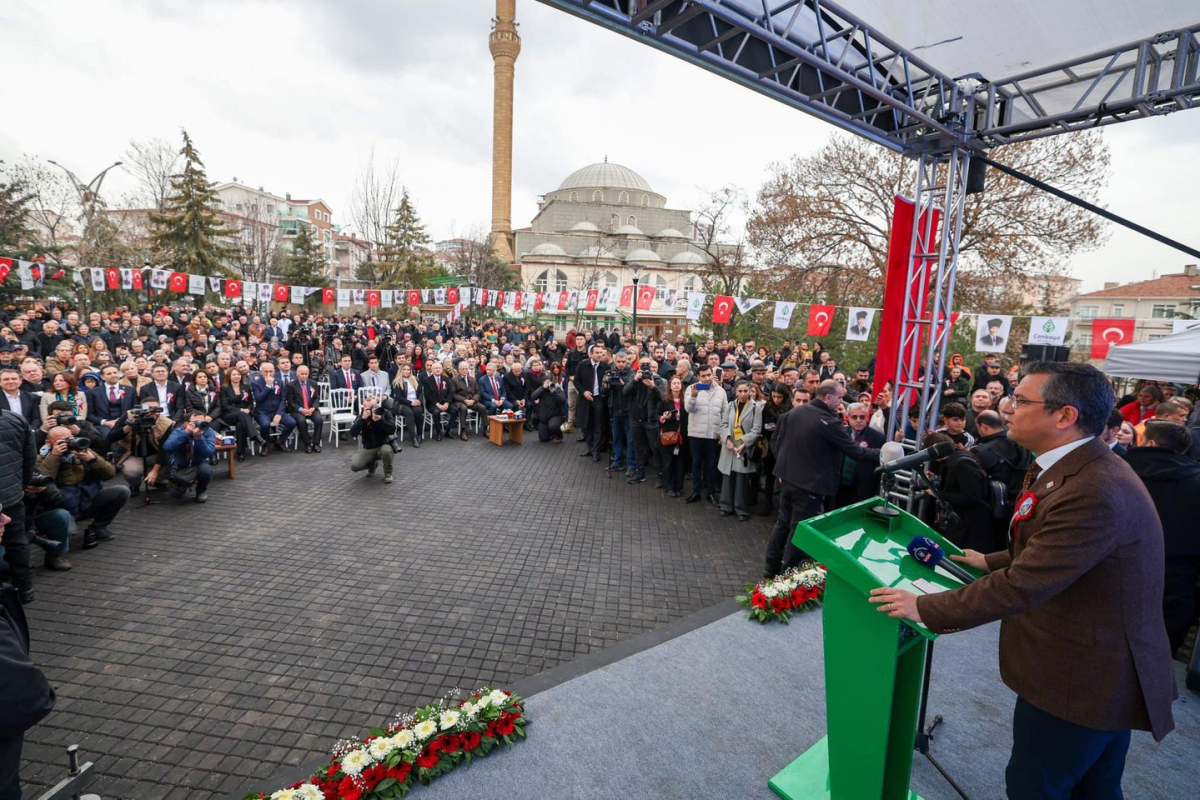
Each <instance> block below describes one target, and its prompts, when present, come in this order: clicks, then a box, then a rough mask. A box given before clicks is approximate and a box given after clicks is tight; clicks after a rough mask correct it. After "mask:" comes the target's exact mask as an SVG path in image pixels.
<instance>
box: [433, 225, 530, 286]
mask: <svg viewBox="0 0 1200 800" xmlns="http://www.w3.org/2000/svg"><path fill="white" fill-rule="evenodd" d="M450 241H452V242H453V243H454V247H453V248H452V249H451V250H450V251H449V252H448V253H447V255H446V256H445V258H444V260H443V264H444V266H445V268H446V271H447V272H449V273H450V274H451V275H453V276H455V277H457V278H459V279H461V280H462V281H463V282H465V283H473V284H474V285H475V286H480V287H485V288H489V289H511V288H514V287H515V286H516V285H517V283H518V282H519V276H520V273H518V272H516V271H514V270H512V269H509V266H508V264H506V263H504V262H503V261H501V260H500V259H498V258H496V257H495V255H493V254H492V246H491V244H490V243H489V242H488V231H487V228H485V227H484V226H483V225H481V224H475V225H472V226H471V227H470V228H469V229H468V230H467V231H466V232H465V233H459V232H456V231H455V230H454V229H453V228H451V229H450Z"/></svg>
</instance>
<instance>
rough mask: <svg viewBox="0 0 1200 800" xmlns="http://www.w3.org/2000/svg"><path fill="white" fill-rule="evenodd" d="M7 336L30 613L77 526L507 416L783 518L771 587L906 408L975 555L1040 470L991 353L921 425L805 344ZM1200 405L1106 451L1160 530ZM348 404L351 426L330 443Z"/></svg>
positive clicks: (1134, 399)
mask: <svg viewBox="0 0 1200 800" xmlns="http://www.w3.org/2000/svg"><path fill="white" fill-rule="evenodd" d="M3 323H4V325H3V327H2V328H0V390H2V391H3V392H4V404H3V405H0V408H2V409H4V410H7V411H9V412H11V413H10V414H5V415H3V419H2V420H0V422H2V423H3V427H0V434H2V435H3V436H5V437H7V438H6V440H5V441H6V443H7V444H8V449H6V451H5V453H4V458H3V459H0V469H3V473H2V475H0V478H2V479H3V491H2V492H0V503H3V508H4V513H5V514H6V515H7V516H8V517H9V518H10V519H11V520H12V521H11V522H9V523H8V529H7V533H6V535H5V536H4V539H3V544H2V546H3V550H2V552H3V559H4V562H5V564H4V566H5V567H6V568H7V570H8V572H9V574H10V576H11V581H12V583H13V584H14V586H15V587H16V588H17V590H18V591H19V592H20V594H21V597H22V598H23V599H24V600H25V601H29V600H32V599H33V569H32V565H31V562H30V557H29V545H30V544H33V545H36V546H38V547H39V548H41V549H42V550H44V551H45V558H44V562H43V563H44V566H45V568H47V569H52V570H68V569H70V568H71V563H70V560H69V557H68V553H69V551H70V545H71V541H70V532H71V530H72V529H73V528H74V529H76V530H79V529H80V528H81V537H82V548H83V549H85V550H87V549H91V548H93V547H97V546H101V545H102V543H104V542H106V541H109V540H111V539H112V538H113V537H114V535H115V534H114V531H113V530H112V527H113V525H114V521H115V520H116V519H117V515H118V513H119V512H120V510H121V509H122V508H123V507H124V506H125V505H126V504H127V503H129V502H130V500H131V498H133V497H136V496H138V495H141V493H143V492H145V493H150V492H154V491H158V490H165V491H166V492H167V493H169V494H170V495H172V496H174V497H175V498H177V499H184V498H188V497H190V498H191V499H192V500H194V501H195V502H200V503H203V502H205V501H206V500H207V496H208V491H209V487H210V480H211V477H212V467H213V464H214V463H215V461H216V457H217V451H218V449H219V448H220V449H229V450H231V452H229V453H228V457H230V458H234V459H236V460H238V461H245V460H246V459H247V458H248V457H255V458H263V457H266V456H267V455H269V454H271V453H272V452H274V453H280V454H282V453H287V452H289V451H296V452H298V453H299V452H303V453H305V454H311V453H319V452H321V449H322V443H323V441H324V440H325V439H326V436H327V435H337V436H340V437H343V438H348V439H352V440H358V447H357V449H356V450H355V451H354V452H353V454H352V455H351V457H350V468H351V469H352V470H355V471H363V472H366V473H367V474H369V475H374V474H376V472H378V471H382V478H383V480H384V481H385V482H387V483H391V482H392V481H393V480H394V476H393V467H394V463H395V462H394V454H395V453H396V452H397V451H398V450H399V448H400V447H401V446H402V445H403V444H411V446H412V447H415V448H419V447H420V446H421V445H422V443H423V442H424V441H426V440H427V439H430V438H432V439H433V440H435V441H454V440H463V441H465V440H467V439H468V438H469V437H470V435H472V434H476V435H479V434H483V433H486V431H484V430H482V429H484V428H486V419H485V417H486V416H488V415H492V414H496V413H499V412H505V411H512V412H514V413H519V414H521V415H522V416H523V417H524V425H525V427H526V428H527V429H528V430H530V431H536V432H537V438H538V440H539V441H540V442H544V443H550V444H555V445H559V444H562V443H564V442H568V441H573V442H575V443H577V444H579V445H581V449H580V453H579V455H580V456H581V457H584V458H589V459H591V460H592V461H594V462H597V463H602V464H603V466H604V468H605V469H607V470H611V471H612V473H613V474H620V475H621V476H622V477H623V478H624V479H625V480H626V481H627V482H628V483H629V484H632V485H636V484H641V483H650V482H652V485H653V486H654V488H655V489H657V490H659V491H661V492H662V493H663V495H664V496H665V497H666V498H678V499H679V500H680V501H681V502H683V503H689V504H690V503H701V502H705V503H711V504H712V505H714V506H716V507H718V508H719V509H720V513H721V514H722V515H724V516H730V517H735V518H736V520H737V521H741V522H744V521H746V520H748V519H749V518H750V517H751V515H753V514H760V515H764V516H770V517H774V518H775V527H774V531H773V533H772V536H771V539H770V542H769V544H768V547H767V551H766V553H765V555H764V573H765V574H766V575H767V576H772V575H776V574H778V573H779V572H781V571H782V570H785V569H788V568H790V567H792V566H794V565H795V564H796V563H798V562H799V560H800V559H801V558H802V557H803V554H802V553H800V552H799V551H798V550H797V549H796V548H795V547H794V545H792V544H791V541H790V540H791V532H792V531H794V529H795V526H796V523H797V522H799V521H800V520H801V519H805V518H807V517H809V516H812V515H814V514H816V513H819V512H821V511H823V510H830V509H833V508H839V507H843V506H846V505H849V504H852V503H855V502H858V501H860V500H863V499H866V498H868V497H871V496H873V495H876V494H878V493H879V491H880V485H879V475H878V474H877V472H876V470H875V467H876V466H877V465H878V460H879V452H880V448H881V447H882V445H883V443H884V438H885V432H886V431H887V430H888V426H889V417H890V415H891V413H892V411H893V406H894V405H899V406H900V407H902V408H903V409H904V420H903V423H904V424H903V425H902V426H898V427H901V428H902V432H901V431H899V430H898V431H897V432H896V434H895V436H896V437H897V438H898V439H903V440H906V441H909V442H910V443H915V444H916V445H918V446H920V447H929V446H931V445H933V444H936V443H938V442H950V443H952V444H953V445H954V452H953V454H952V455H950V456H949V457H947V458H943V459H940V460H937V461H934V462H932V463H931V464H930V465H929V467H928V471H927V478H928V483H929V488H928V489H927V490H926V493H927V495H928V498H929V500H928V503H925V504H923V513H924V515H925V517H926V519H927V521H928V522H930V524H932V525H934V526H935V527H936V528H937V529H938V530H940V531H941V532H943V533H944V534H945V535H946V536H947V537H948V538H949V539H950V540H951V541H953V542H954V543H955V544H957V545H959V546H961V547H964V548H971V549H975V550H980V551H983V552H990V551H993V550H996V549H1000V548H1002V547H1003V546H1004V545H1005V539H1006V536H1007V524H1008V519H1009V517H1011V514H1012V503H1013V501H1014V500H1015V498H1016V497H1017V495H1018V494H1019V492H1020V491H1021V483H1022V479H1023V477H1024V475H1025V472H1026V469H1027V468H1028V466H1029V464H1030V463H1031V461H1032V454H1030V453H1029V452H1027V451H1025V450H1024V449H1023V448H1021V447H1020V446H1019V445H1017V444H1015V443H1014V442H1012V441H1011V440H1010V439H1008V437H1007V436H1006V430H1007V421H1008V419H1009V418H1010V416H1011V414H1012V393H1013V389H1014V387H1016V385H1017V383H1018V381H1019V379H1020V374H1019V370H1018V368H1017V366H1015V365H1014V366H1011V367H1009V368H1007V369H1005V367H1004V365H1003V364H1002V362H1001V359H1000V358H999V357H998V356H992V355H989V356H987V357H986V358H983V359H982V360H981V363H978V364H976V365H973V366H972V365H969V364H967V363H966V361H965V359H964V358H963V357H962V356H961V355H960V354H954V355H953V356H952V357H951V358H950V359H949V363H948V366H947V368H946V371H945V374H944V375H943V376H942V377H941V380H940V382H939V383H938V392H939V393H940V400H941V408H940V414H939V416H938V418H937V419H936V420H932V421H931V423H932V424H927V425H926V428H927V430H924V431H918V430H916V425H917V424H918V418H919V409H918V407H917V404H915V403H899V404H897V403H894V399H893V392H892V390H891V386H890V384H886V383H884V385H883V386H882V389H881V390H879V391H876V390H875V375H874V364H873V363H867V364H862V365H855V368H854V369H853V370H847V369H843V368H842V367H840V366H839V364H838V362H837V359H836V358H835V356H834V354H832V353H830V352H829V351H828V350H827V349H825V348H824V347H823V346H822V345H821V344H820V343H819V342H813V343H812V345H811V346H810V343H809V342H808V341H805V340H799V341H790V340H789V341H783V342H781V343H779V346H778V347H775V348H774V349H772V348H769V347H766V346H762V345H760V344H759V343H757V342H754V341H744V342H735V341H714V340H713V339H708V340H699V341H697V340H695V339H693V338H690V337H685V336H683V335H678V336H675V337H674V340H673V341H667V340H663V339H656V338H654V337H633V336H630V335H628V334H623V333H622V332H621V331H618V330H615V329H612V330H607V331H606V330H604V329H602V328H596V329H587V330H578V331H576V330H568V331H562V332H558V331H555V330H554V329H553V328H552V327H539V326H535V325H534V324H532V323H527V322H505V321H497V320H483V319H475V318H472V317H468V318H467V319H466V320H465V321H460V322H458V323H454V324H447V323H444V322H440V321H435V320H417V319H407V320H398V321H397V320H389V319H385V318H382V317H380V316H363V315H358V314H356V315H353V316H346V315H322V314H315V313H311V312H298V313H293V314H291V315H290V316H289V315H283V314H281V315H279V316H265V315H260V314H257V313H254V312H253V311H251V310H248V309H246V308H242V307H234V308H228V309H222V308H214V307H205V308H203V309H199V310H190V309H187V308H175V307H169V308H162V309H157V310H152V311H151V310H148V311H141V312H138V311H133V310H129V309H118V310H116V311H113V312H107V313H106V312H92V313H91V314H89V315H87V316H86V317H84V316H81V315H80V314H79V313H78V312H76V311H74V310H70V309H64V308H60V307H57V306H54V305H48V306H43V305H34V306H33V307H30V308H25V309H16V308H9V309H6V310H5V313H4V315H3ZM338 390H348V391H345V392H339V391H338ZM1195 399H1196V387H1190V388H1189V389H1187V390H1186V391H1184V390H1183V387H1177V386H1173V385H1170V384H1165V383H1157V382H1154V381H1141V382H1138V384H1137V385H1136V386H1135V387H1134V391H1133V392H1132V393H1131V394H1129V395H1128V396H1127V397H1125V398H1123V399H1122V400H1121V401H1120V403H1119V404H1118V407H1117V408H1114V409H1113V410H1112V413H1111V415H1110V419H1109V421H1108V422H1109V424H1108V426H1107V427H1106V428H1105V430H1104V432H1103V433H1102V435H1101V436H1102V438H1103V440H1104V441H1105V442H1106V443H1108V444H1110V446H1111V447H1112V448H1113V449H1114V451H1116V452H1117V453H1118V454H1120V455H1124V456H1125V457H1126V458H1127V459H1128V461H1129V463H1130V464H1131V465H1132V466H1133V468H1134V469H1135V470H1136V471H1138V474H1139V475H1140V476H1142V477H1143V479H1144V480H1145V481H1146V482H1147V485H1148V486H1151V492H1152V493H1153V494H1155V496H1156V499H1161V501H1162V504H1163V508H1162V509H1161V513H1162V514H1163V517H1164V519H1167V518H1172V519H1183V518H1184V517H1183V516H1181V515H1182V514H1184V513H1185V510H1187V511H1193V510H1195V503H1196V502H1197V500H1196V498H1198V497H1200V494H1198V493H1196V492H1192V493H1191V494H1190V496H1189V495H1188V494H1187V493H1183V492H1180V491H1179V490H1178V488H1177V487H1178V486H1180V485H1185V484H1187V482H1188V481H1193V482H1194V481H1196V480H1200V477H1196V476H1197V475H1200V471H1198V470H1200V467H1197V461H1196V459H1197V456H1198V455H1200V435H1197V434H1200V430H1197V426H1198V424H1200V423H1198V421H1197V412H1196V409H1195V407H1194V400H1195ZM335 406H336V409H335ZM334 410H338V411H343V412H347V413H349V414H351V415H352V418H353V422H352V423H350V424H348V425H345V426H342V427H339V428H338V429H337V431H336V432H334V431H331V430H330V429H329V427H328V426H330V425H331V424H333V422H334V420H332V419H331V412H332V411H334ZM17 423H20V424H17ZM222 445H225V446H226V447H222ZM1160 484H1161V485H1160ZM73 521H80V522H81V523H82V522H86V526H82V525H80V526H76V525H74V524H73ZM1172 535H1174V532H1172V533H1169V534H1168V536H1172ZM1179 538H1181V541H1178V542H1176V543H1175V544H1174V545H1172V546H1169V547H1168V559H1169V560H1170V559H1171V558H1172V557H1178V558H1179V559H1180V560H1179V561H1178V563H1169V564H1168V572H1172V571H1173V575H1174V581H1173V583H1172V582H1171V581H1169V584H1170V585H1169V586H1168V594H1169V595H1171V596H1172V597H1173V598H1174V599H1172V597H1169V598H1168V599H1167V606H1169V609H1168V612H1167V613H1168V616H1171V615H1174V616H1175V617H1177V618H1178V622H1176V623H1175V625H1174V632H1173V633H1172V641H1173V642H1179V643H1181V642H1182V639H1181V636H1182V635H1185V634H1186V630H1187V629H1186V626H1185V622H1187V623H1188V624H1190V621H1191V619H1192V617H1194V610H1195V606H1194V603H1193V600H1192V599H1190V598H1192V597H1193V595H1194V585H1195V579H1196V577H1197V574H1196V573H1197V567H1196V564H1197V556H1200V547H1198V546H1197V545H1194V544H1192V543H1191V542H1190V539H1191V538H1194V537H1189V536H1186V535H1183V534H1180V537H1179ZM1189 581H1190V585H1191V587H1192V588H1193V591H1192V592H1189V591H1188V588H1187V584H1188V583H1189ZM1172 586H1173V587H1174V588H1172ZM1179 631H1182V634H1181V633H1180V632H1179Z"/></svg>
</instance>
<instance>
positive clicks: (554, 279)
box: [534, 269, 567, 292]
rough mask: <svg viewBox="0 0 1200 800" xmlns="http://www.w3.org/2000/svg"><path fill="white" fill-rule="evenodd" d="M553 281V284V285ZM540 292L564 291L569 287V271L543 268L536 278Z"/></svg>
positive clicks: (536, 284) (535, 282)
mask: <svg viewBox="0 0 1200 800" xmlns="http://www.w3.org/2000/svg"><path fill="white" fill-rule="evenodd" d="M551 283H553V285H551ZM534 285H535V286H536V287H537V291H539V292H562V291H565V290H566V288H567V273H565V272H563V271H562V270H561V269H556V270H548V269H547V270H543V271H542V273H541V274H540V275H538V276H537V278H536V279H535V280H534Z"/></svg>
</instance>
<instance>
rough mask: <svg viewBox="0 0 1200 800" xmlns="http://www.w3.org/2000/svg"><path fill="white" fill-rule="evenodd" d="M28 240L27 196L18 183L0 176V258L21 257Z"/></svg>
mask: <svg viewBox="0 0 1200 800" xmlns="http://www.w3.org/2000/svg"><path fill="white" fill-rule="evenodd" d="M0 164H3V162H0ZM29 238H30V235H29V195H28V193H27V192H26V191H25V188H24V187H23V186H22V185H21V184H20V183H19V182H17V181H13V180H7V179H5V178H4V177H3V176H0V256H10V257H15V256H18V255H22V254H23V253H24V248H25V246H26V244H27V243H28V241H29Z"/></svg>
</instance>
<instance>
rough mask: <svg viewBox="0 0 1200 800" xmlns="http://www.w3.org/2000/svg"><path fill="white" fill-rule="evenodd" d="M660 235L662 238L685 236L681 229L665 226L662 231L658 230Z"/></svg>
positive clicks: (680, 237)
mask: <svg viewBox="0 0 1200 800" xmlns="http://www.w3.org/2000/svg"><path fill="white" fill-rule="evenodd" d="M658 235H659V238H662V239H682V238H684V237H683V234H682V233H680V232H679V231H677V230H675V229H674V228H663V229H662V230H661V231H659V232H658Z"/></svg>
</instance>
